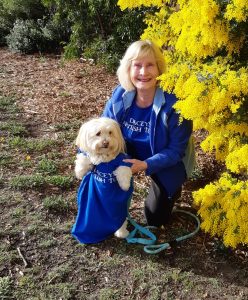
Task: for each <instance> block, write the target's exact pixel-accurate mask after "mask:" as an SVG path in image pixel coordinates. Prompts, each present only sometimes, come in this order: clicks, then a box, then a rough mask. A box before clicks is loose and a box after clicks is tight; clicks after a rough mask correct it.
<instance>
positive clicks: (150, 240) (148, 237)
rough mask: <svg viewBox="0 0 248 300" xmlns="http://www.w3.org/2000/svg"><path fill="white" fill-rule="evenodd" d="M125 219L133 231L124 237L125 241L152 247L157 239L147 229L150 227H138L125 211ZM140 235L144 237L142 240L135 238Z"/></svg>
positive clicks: (129, 201)
mask: <svg viewBox="0 0 248 300" xmlns="http://www.w3.org/2000/svg"><path fill="white" fill-rule="evenodd" d="M131 199H132V198H131V197H130V199H129V200H128V206H127V207H128V208H129V206H130V203H131ZM127 218H128V221H129V222H130V223H131V224H132V225H133V227H134V229H133V231H131V232H130V233H129V235H128V236H127V237H126V241H127V242H128V243H130V244H142V245H154V244H155V242H156V240H157V237H156V236H155V234H153V233H152V232H151V231H150V230H149V229H150V228H151V227H149V226H146V227H144V226H141V225H139V224H138V223H136V222H135V221H134V220H133V219H132V218H131V216H130V214H129V210H128V209H127ZM138 233H140V234H142V235H144V236H145V237H144V238H141V237H136V235H137V234H138Z"/></svg>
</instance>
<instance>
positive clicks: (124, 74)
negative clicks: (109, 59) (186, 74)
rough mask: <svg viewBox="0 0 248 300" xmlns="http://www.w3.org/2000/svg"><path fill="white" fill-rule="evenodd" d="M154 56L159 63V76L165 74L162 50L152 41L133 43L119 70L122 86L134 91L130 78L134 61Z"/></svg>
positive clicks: (118, 74)
mask: <svg viewBox="0 0 248 300" xmlns="http://www.w3.org/2000/svg"><path fill="white" fill-rule="evenodd" d="M151 53H153V54H154V56H155V60H156V62H157V66H158V70H159V75H161V74H163V73H164V71H165V60H164V56H163V53H162V51H161V49H160V48H159V47H158V46H157V45H156V44H155V43H154V42H152V41H150V40H144V41H141V40H140V41H136V42H134V43H132V44H131V45H130V46H129V47H128V48H127V50H126V52H125V54H124V56H123V58H122V59H121V61H120V65H119V67H118V69H117V76H118V79H119V82H120V84H121V86H122V87H123V88H124V89H125V90H127V91H132V90H134V89H135V87H134V85H133V83H132V81H131V78H130V67H131V63H132V60H134V59H137V58H142V57H145V56H149V55H151Z"/></svg>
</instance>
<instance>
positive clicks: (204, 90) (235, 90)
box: [118, 0, 248, 247]
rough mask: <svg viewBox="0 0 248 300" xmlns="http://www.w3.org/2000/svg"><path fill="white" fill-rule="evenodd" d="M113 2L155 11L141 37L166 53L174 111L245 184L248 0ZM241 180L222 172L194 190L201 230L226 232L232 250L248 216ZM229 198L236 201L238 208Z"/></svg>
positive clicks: (164, 83)
mask: <svg viewBox="0 0 248 300" xmlns="http://www.w3.org/2000/svg"><path fill="white" fill-rule="evenodd" d="M118 4H119V5H120V7H121V8H122V9H125V8H127V7H128V8H134V7H139V6H142V5H143V6H150V5H153V6H156V7H157V8H158V9H157V10H156V12H154V13H153V14H152V13H149V14H147V15H146V18H145V22H146V24H147V28H146V29H145V31H144V33H143V34H142V36H141V39H150V40H152V41H154V42H156V43H157V44H158V45H159V46H161V47H162V49H163V51H164V58H165V62H166V71H165V73H164V74H162V75H161V76H160V77H159V80H160V85H161V87H162V88H163V89H164V90H166V91H168V92H172V93H174V94H176V96H177V98H178V101H177V103H176V104H175V109H177V110H178V111H180V113H181V114H182V115H183V116H184V117H185V118H187V119H190V120H192V121H193V124H194V130H198V129H204V130H205V131H206V132H207V133H208V135H207V137H206V139H205V140H204V141H203V142H202V143H201V147H202V148H203V150H204V151H208V152H212V153H214V154H215V156H216V159H218V160H220V161H223V162H225V165H226V171H227V172H233V173H236V174H237V175H241V176H242V179H243V183H244V184H245V187H246V181H245V180H246V178H247V172H248V163H247V157H248V146H247V142H248V125H247V120H248V115H247V109H248V55H247V44H248V38H247V37H248V30H247V28H248V24H247V22H248V17H247V16H248V1H247V0H230V1H217V0H204V1H201V0H177V1H176V2H175V1H166V0H165V1H160V0H155V1H148V0H137V1H131V0H128V1H122V0H119V1H118ZM227 184H228V188H227ZM232 185H233V186H232ZM240 185H242V180H241V181H240V182H235V181H234V180H232V179H228V177H227V175H226V174H224V175H223V176H222V177H221V179H220V180H219V181H218V182H217V183H214V184H211V185H208V186H206V187H205V188H204V189H202V190H200V191H199V193H198V192H197V193H195V194H194V198H195V201H196V202H197V203H198V204H199V205H200V210H199V212H200V215H201V217H202V219H203V224H204V225H203V229H204V230H206V231H207V232H211V234H218V235H219V236H221V235H223V238H224V242H225V243H226V244H227V245H231V246H233V247H234V246H236V245H237V244H238V243H239V242H241V243H247V244H248V240H247V238H246V239H245V238H244V235H243V234H244V232H246V236H247V230H248V221H247V222H246V225H244V224H245V223H244V221H243V219H242V217H241V216H243V215H244V214H245V213H247V202H244V199H245V196H246V198H247V194H246V193H245V192H244V191H243V187H242V188H241V190H242V192H241V193H239V192H238V190H239V187H240ZM201 199H202V201H201ZM222 199H225V201H227V203H230V205H227V204H226V205H224V204H223V203H224V202H223V200H222ZM232 199H233V200H232ZM243 202H244V203H243ZM234 203H240V205H239V206H238V207H236V208H235V210H234V208H233V206H232V205H234ZM213 208H214V209H213ZM234 212H235V213H234ZM232 215H233V216H234V215H236V216H238V218H236V220H234V218H232V217H231V216H232ZM246 215H247V214H246ZM227 216H228V217H227ZM232 222H233V223H232ZM240 222H241V223H240ZM235 224H236V225H235ZM245 227H246V228H245ZM231 232H232V234H231ZM241 232H242V234H241Z"/></svg>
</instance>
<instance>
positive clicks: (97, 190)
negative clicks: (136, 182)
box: [72, 153, 133, 244]
mask: <svg viewBox="0 0 248 300" xmlns="http://www.w3.org/2000/svg"><path fill="white" fill-rule="evenodd" d="M125 158H128V156H127V155H126V154H123V153H121V154H119V155H118V156H117V157H116V158H115V159H113V160H112V161H110V162H108V163H100V164H99V165H97V166H95V167H94V169H93V170H92V171H90V172H88V173H87V174H86V175H85V176H84V177H83V180H82V182H81V184H80V187H79V190H78V196H77V202H78V214H77V217H76V221H75V224H74V225H73V228H72V235H73V236H74V237H75V238H76V239H77V240H78V241H79V242H81V243H84V244H90V243H97V242H100V241H103V240H105V239H106V238H108V237H109V236H111V235H112V234H113V233H114V232H115V231H116V230H118V229H119V228H120V227H121V226H122V224H123V223H124V221H125V219H126V217H127V209H128V207H127V205H128V200H129V198H130V197H131V194H132V192H133V185H132V182H131V186H130V188H129V190H128V191H123V190H122V189H121V188H120V186H119V184H118V182H117V180H116V177H115V176H114V174H113V171H115V170H116V169H117V168H118V167H119V166H130V165H131V164H129V163H125V162H123V159H125Z"/></svg>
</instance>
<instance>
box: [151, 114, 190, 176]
mask: <svg viewBox="0 0 248 300" xmlns="http://www.w3.org/2000/svg"><path fill="white" fill-rule="evenodd" d="M179 117H180V115H179V114H177V113H176V112H175V111H174V109H173V110H172V112H171V114H170V115H169V116H168V119H167V126H168V127H167V134H168V143H167V145H166V146H165V148H164V149H161V150H160V151H159V152H158V153H156V154H154V155H153V156H152V157H149V158H148V159H146V160H145V161H146V163H147V165H148V168H147V170H146V174H147V175H151V174H154V173H157V172H159V171H161V170H162V169H165V168H168V167H171V166H173V165H175V164H177V163H178V162H180V161H182V159H183V157H184V155H185V152H186V148H187V145H188V142H189V138H190V136H191V134H192V127H193V126H192V121H189V120H186V119H183V120H182V121H181V122H180V121H179ZM156 136H157V138H160V139H161V138H162V136H161V135H159V132H156Z"/></svg>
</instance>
